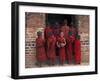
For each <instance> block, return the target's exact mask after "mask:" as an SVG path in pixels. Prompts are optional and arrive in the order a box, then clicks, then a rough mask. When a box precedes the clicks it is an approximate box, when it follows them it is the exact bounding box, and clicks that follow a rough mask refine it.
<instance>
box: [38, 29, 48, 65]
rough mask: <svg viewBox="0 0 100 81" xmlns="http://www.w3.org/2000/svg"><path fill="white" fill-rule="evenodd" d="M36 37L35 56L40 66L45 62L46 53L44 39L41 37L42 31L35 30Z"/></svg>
mask: <svg viewBox="0 0 100 81" xmlns="http://www.w3.org/2000/svg"><path fill="white" fill-rule="evenodd" d="M37 36H38V37H37V38H36V58H37V62H38V65H39V66H40V67H41V66H42V64H43V63H45V62H46V60H47V58H46V53H45V41H44V39H43V37H42V32H40V31H39V32H37Z"/></svg>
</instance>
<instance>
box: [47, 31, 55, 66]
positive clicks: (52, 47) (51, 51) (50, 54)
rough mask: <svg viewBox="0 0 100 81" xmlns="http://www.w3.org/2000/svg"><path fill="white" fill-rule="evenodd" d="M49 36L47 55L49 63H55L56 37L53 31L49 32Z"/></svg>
mask: <svg viewBox="0 0 100 81" xmlns="http://www.w3.org/2000/svg"><path fill="white" fill-rule="evenodd" d="M48 35H49V38H48V40H47V56H48V59H49V64H50V65H54V64H55V61H56V38H55V37H54V35H53V33H52V32H48Z"/></svg>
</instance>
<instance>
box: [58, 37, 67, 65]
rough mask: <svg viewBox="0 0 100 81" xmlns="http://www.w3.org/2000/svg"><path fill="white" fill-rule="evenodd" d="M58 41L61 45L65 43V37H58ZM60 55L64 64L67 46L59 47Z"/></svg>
mask: <svg viewBox="0 0 100 81" xmlns="http://www.w3.org/2000/svg"><path fill="white" fill-rule="evenodd" d="M57 42H58V44H59V45H61V44H62V43H65V38H64V37H58V39H57ZM59 57H60V62H61V64H64V62H65V61H66V52H65V46H64V47H60V48H59Z"/></svg>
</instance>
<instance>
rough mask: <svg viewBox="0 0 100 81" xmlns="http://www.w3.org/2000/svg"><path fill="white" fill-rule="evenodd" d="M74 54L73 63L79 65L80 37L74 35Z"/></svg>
mask: <svg viewBox="0 0 100 81" xmlns="http://www.w3.org/2000/svg"><path fill="white" fill-rule="evenodd" d="M74 53H75V63H76V64H80V63H81V43H80V35H76V39H75V41H74Z"/></svg>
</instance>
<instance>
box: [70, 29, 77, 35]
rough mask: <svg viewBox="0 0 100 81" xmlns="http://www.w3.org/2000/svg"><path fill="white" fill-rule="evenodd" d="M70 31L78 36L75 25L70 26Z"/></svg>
mask: <svg viewBox="0 0 100 81" xmlns="http://www.w3.org/2000/svg"><path fill="white" fill-rule="evenodd" d="M69 31H70V32H72V33H73V36H76V33H77V30H76V28H74V27H70V28H69Z"/></svg>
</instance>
